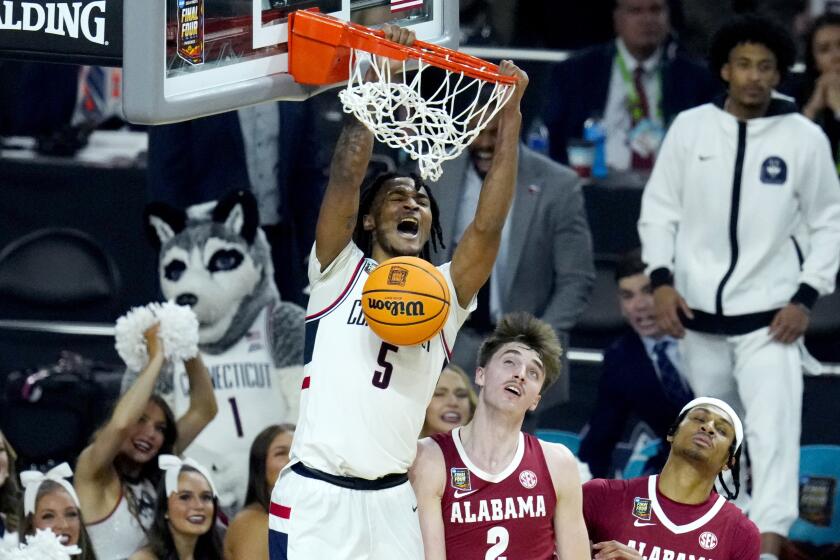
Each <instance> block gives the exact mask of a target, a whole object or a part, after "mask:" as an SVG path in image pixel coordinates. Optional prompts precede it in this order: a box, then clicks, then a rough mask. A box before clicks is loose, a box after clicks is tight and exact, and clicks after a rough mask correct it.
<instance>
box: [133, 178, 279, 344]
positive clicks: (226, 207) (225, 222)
mask: <svg viewBox="0 0 840 560" xmlns="http://www.w3.org/2000/svg"><path fill="white" fill-rule="evenodd" d="M144 223H145V226H146V233H147V234H148V236H149V238H150V239H151V241H152V243H153V244H154V245H155V246H156V247H158V249H159V252H160V260H159V270H158V273H159V276H160V286H161V290H162V291H163V295H164V297H166V299H167V300H170V301H174V302H176V303H178V304H180V305H189V306H190V307H192V309H193V311H194V312H195V315H196V317H197V318H198V322H199V343H200V344H201V345H202V349H203V350H205V351H210V352H213V350H217V351H222V350H224V349H226V348H227V347H229V346H230V345H232V344H233V343H234V342H236V341H237V340H239V338H241V336H242V335H244V334H245V331H246V330H247V329H248V328H249V327H250V326H251V324H252V323H253V321H254V319H255V318H256V316H257V314H258V313H259V312H260V310H261V309H262V308H263V307H265V306H266V305H267V304H268V303H270V302H271V301H272V300H277V299H279V298H278V295H277V288H276V287H275V286H274V268H273V266H272V264H271V248H270V247H269V245H268V242H267V241H266V239H265V235H264V234H263V232H262V230H261V229H260V228H259V214H258V211H257V203H256V200H255V199H254V196H253V195H252V194H251V193H250V192H249V191H235V192H232V193H230V194H228V195H227V196H225V197H224V198H222V199H221V200H219V201H216V202H207V203H203V204H198V205H195V206H190V207H189V208H187V210H186V211H184V210H180V209H177V208H173V207H171V206H168V205H166V204H163V203H159V202H155V203H152V204H150V205H149V206H148V207H147V208H146V211H145V213H144Z"/></svg>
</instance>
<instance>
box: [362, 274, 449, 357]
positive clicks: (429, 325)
mask: <svg viewBox="0 0 840 560" xmlns="http://www.w3.org/2000/svg"><path fill="white" fill-rule="evenodd" d="M449 305H450V295H449V286H447V284H446V279H445V278H444V277H443V274H441V273H440V271H439V270H438V269H437V268H435V267H434V266H433V265H432V264H431V263H429V262H427V261H425V260H423V259H420V258H417V257H396V258H393V259H388V260H387V261H385V262H384V263H382V264H380V265H379V266H377V267H376V268H375V269H373V270H372V271H371V273H370V275H369V276H368V279H367V281H366V282H365V285H364V288H363V289H362V310H363V311H364V314H365V318H366V319H367V322H368V325H369V326H370V328H371V330H373V332H374V333H376V335H377V336H379V338H381V339H382V340H384V341H385V342H390V343H391V344H395V345H397V346H414V345H416V344H420V343H423V342H426V341H427V340H429V339H430V338H432V337H434V336H435V335H436V334H437V333H439V332H440V329H442V328H443V325H444V323H446V318H447V317H448V316H449Z"/></svg>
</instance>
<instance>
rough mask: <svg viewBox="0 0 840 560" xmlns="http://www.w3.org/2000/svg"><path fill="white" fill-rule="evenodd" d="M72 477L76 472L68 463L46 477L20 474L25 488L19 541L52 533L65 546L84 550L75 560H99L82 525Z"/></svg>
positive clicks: (30, 473) (53, 469)
mask: <svg viewBox="0 0 840 560" xmlns="http://www.w3.org/2000/svg"><path fill="white" fill-rule="evenodd" d="M72 476H73V471H72V470H70V465H68V464H67V463H61V464H60V465H58V466H57V467H54V468H52V469H51V470H50V471H48V472H47V473H46V474H44V473H42V472H40V471H24V472H22V473H20V482H21V484H22V485H23V487H24V494H23V509H22V513H23V515H22V516H21V523H20V535H21V536H20V540H21V541H24V540H25V537H26V536H27V535H34V534H35V531H36V530H45V529H50V530H51V531H52V532H53V533H55V534H56V536H57V537H58V538H59V540H60V541H61V543H62V544H64V545H66V546H78V547H79V549H81V551H82V552H81V554H77V555H76V556H74V558H75V559H76V560H96V555H95V554H94V552H93V547H92V546H91V543H90V537H89V536H88V534H87V531H85V526H84V523H83V522H82V514H81V511H80V510H79V498H78V497H77V496H76V492H75V490H73V486H71V485H70V482H69V481H68V479H69V478H70V477H72ZM103 560H105V559H104V558H103Z"/></svg>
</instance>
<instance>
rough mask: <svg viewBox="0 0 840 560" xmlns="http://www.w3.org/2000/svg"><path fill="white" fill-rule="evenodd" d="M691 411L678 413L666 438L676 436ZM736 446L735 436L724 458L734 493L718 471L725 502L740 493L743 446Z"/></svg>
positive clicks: (721, 472)
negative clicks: (730, 475) (730, 474)
mask: <svg viewBox="0 0 840 560" xmlns="http://www.w3.org/2000/svg"><path fill="white" fill-rule="evenodd" d="M692 410H693V409H688V410H686V411H685V412H682V413H680V415H679V416H677V419H676V420H675V421H674V423H673V424H671V426H670V427H669V428H668V436H670V437H672V438H673V437H674V436H675V435H676V433H677V429H679V427H680V424H681V423H682V421H683V420H684V419H685V417H686V416H687V415H688V413H689V412H691V411H692ZM737 445H738V441H737V436H735V435H733V436H732V444H731V445H730V446H729V455H728V456H727V458H726V464H727V465H729V469H730V470H731V471H732V479H733V480H734V481H735V492H732V491H731V490H730V489H729V487H728V486H727V485H726V482H724V480H723V471H720V472H719V473H718V481H720V486H721V488H723V491H724V493H725V494H726V499H727V500H734V499H736V498H737V497H738V494H739V493H740V492H741V449H742V448H743V446H741V447H737ZM736 447H737V448H736Z"/></svg>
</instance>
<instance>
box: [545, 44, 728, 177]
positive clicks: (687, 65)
mask: <svg viewBox="0 0 840 560" xmlns="http://www.w3.org/2000/svg"><path fill="white" fill-rule="evenodd" d="M615 52H616V46H615V42H612V41H611V42H609V43H605V44H602V45H597V46H594V47H590V48H588V49H586V50H584V51H581V52H580V53H578V54H576V55H574V56H573V57H571V58H569V59H568V60H566V61H564V62H562V63H560V64H558V65H557V68H556V69H555V72H554V76H553V77H552V80H551V84H550V87H549V90H548V91H549V92H550V93H549V102H548V106H547V108H546V115H545V122H546V125H547V126H548V130H549V135H550V144H551V157H552V158H553V159H555V160H557V161H560V162H563V163H566V162H567V161H568V158H567V155H566V143H567V142H568V140H569V139H570V138H581V137H582V136H583V123H584V121H586V119H588V118H590V117H591V116H593V115H594V114H601V115H603V112H604V108H605V107H606V105H607V97H608V95H609V88H610V78H611V77H612V65H613V59H614V58H615ZM719 89H720V86H719V85H718V82H717V80H715V79H714V78H713V77H712V75H711V74H710V73H709V71H708V70H707V69H706V68H705V67H704V66H702V65H701V64H699V63H697V62H695V61H694V60H692V59H690V58H688V57H687V56H686V55H684V54H682V53H681V52H680V51H678V50H677V49H676V46H675V45H673V44H671V45H670V46H668V47H666V49H665V53H664V54H663V68H662V113H663V115H664V118H665V123H666V124H670V123H671V121H672V120H673V119H674V117H676V116H677V113H679V112H680V111H684V110H685V109H690V108H691V107H696V106H697V105H702V104H703V103H707V102H709V101H711V100H712V98H713V97H714V96H715V94H716V93H717V92H718V91H719Z"/></svg>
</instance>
